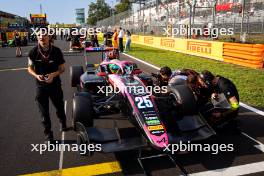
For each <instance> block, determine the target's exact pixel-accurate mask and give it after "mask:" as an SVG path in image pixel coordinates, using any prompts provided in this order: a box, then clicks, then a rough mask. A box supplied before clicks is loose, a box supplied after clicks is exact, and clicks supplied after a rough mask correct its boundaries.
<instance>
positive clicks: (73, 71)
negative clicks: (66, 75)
mask: <svg viewBox="0 0 264 176" xmlns="http://www.w3.org/2000/svg"><path fill="white" fill-rule="evenodd" d="M83 73H84V71H83V67H82V66H72V67H70V79H71V86H72V87H76V86H77V85H79V84H80V77H81V75H82V74H83Z"/></svg>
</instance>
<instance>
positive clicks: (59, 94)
mask: <svg viewBox="0 0 264 176" xmlns="http://www.w3.org/2000/svg"><path fill="white" fill-rule="evenodd" d="M42 29H45V30H47V28H42ZM43 31H44V30H39V31H38V32H37V39H38V45H37V46H36V47H34V48H33V49H32V50H31V51H30V52H29V57H28V72H29V73H30V74H31V75H32V76H34V77H35V78H36V102H37V104H38V107H39V111H40V114H41V118H42V124H43V126H44V134H45V137H46V140H47V141H53V132H52V130H51V120H50V115H49V98H50V99H51V102H52V103H53V105H54V106H55V108H56V113H57V117H58V118H59V120H60V123H61V125H60V126H61V128H60V130H61V131H66V130H67V125H66V115H65V110H64V101H63V91H62V88H61V79H60V74H62V73H63V72H64V70H65V66H64V63H65V60H64V58H63V54H62V52H61V50H60V49H59V48H57V47H55V46H54V45H51V43H50V39H51V36H49V35H48V34H47V33H45V32H43Z"/></svg>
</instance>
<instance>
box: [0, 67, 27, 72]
mask: <svg viewBox="0 0 264 176" xmlns="http://www.w3.org/2000/svg"><path fill="white" fill-rule="evenodd" d="M19 70H27V68H26V67H25V68H7V69H0V72H4V71H19Z"/></svg>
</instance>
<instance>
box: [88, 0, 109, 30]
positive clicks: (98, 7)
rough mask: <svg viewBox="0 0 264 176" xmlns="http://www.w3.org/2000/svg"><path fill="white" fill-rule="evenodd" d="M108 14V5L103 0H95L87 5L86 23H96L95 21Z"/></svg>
mask: <svg viewBox="0 0 264 176" xmlns="http://www.w3.org/2000/svg"><path fill="white" fill-rule="evenodd" d="M109 16H110V6H109V5H108V4H107V3H106V2H105V1H104V0H97V1H96V3H94V2H92V3H91V4H90V5H89V10H88V19H87V23H88V24H89V25H96V22H97V21H100V20H102V19H105V18H107V17H109Z"/></svg>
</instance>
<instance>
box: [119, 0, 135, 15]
mask: <svg viewBox="0 0 264 176" xmlns="http://www.w3.org/2000/svg"><path fill="white" fill-rule="evenodd" d="M115 9H116V13H117V14H118V13H121V12H125V11H127V10H130V9H131V5H130V3H129V0H123V1H121V2H120V3H118V4H117V5H115Z"/></svg>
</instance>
